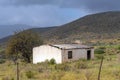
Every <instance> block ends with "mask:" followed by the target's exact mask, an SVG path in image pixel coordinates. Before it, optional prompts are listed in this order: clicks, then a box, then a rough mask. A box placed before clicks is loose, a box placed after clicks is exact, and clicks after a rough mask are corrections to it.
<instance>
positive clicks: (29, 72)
mask: <svg viewBox="0 0 120 80" xmlns="http://www.w3.org/2000/svg"><path fill="white" fill-rule="evenodd" d="M26 76H27V78H29V79H31V78H34V76H35V74H34V73H33V72H32V71H27V72H26Z"/></svg>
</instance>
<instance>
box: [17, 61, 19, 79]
mask: <svg viewBox="0 0 120 80" xmlns="http://www.w3.org/2000/svg"><path fill="white" fill-rule="evenodd" d="M17 80H19V63H18V62H17Z"/></svg>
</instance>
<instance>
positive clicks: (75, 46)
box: [51, 44, 93, 49]
mask: <svg viewBox="0 0 120 80" xmlns="http://www.w3.org/2000/svg"><path fill="white" fill-rule="evenodd" d="M51 46H53V47H57V48H61V49H85V48H93V47H92V46H87V45H81V44H55V45H51Z"/></svg>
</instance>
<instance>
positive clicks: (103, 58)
mask: <svg viewBox="0 0 120 80" xmlns="http://www.w3.org/2000/svg"><path fill="white" fill-rule="evenodd" d="M103 59H104V57H103V56H102V59H101V63H100V68H99V73H98V80H100V74H101V69H102V64H103Z"/></svg>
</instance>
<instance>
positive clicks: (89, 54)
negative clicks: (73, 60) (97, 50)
mask: <svg viewBox="0 0 120 80" xmlns="http://www.w3.org/2000/svg"><path fill="white" fill-rule="evenodd" d="M90 59H91V50H88V51H87V60H90Z"/></svg>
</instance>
